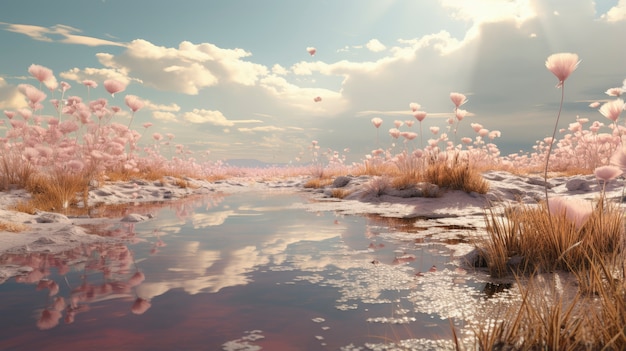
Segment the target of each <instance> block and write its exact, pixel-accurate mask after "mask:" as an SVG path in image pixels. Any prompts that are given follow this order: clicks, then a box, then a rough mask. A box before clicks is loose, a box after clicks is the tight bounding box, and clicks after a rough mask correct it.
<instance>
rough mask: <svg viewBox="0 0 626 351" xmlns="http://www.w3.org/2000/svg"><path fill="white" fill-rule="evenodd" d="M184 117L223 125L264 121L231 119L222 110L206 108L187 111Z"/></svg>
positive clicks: (189, 120)
mask: <svg viewBox="0 0 626 351" xmlns="http://www.w3.org/2000/svg"><path fill="white" fill-rule="evenodd" d="M183 119H184V120H186V121H187V122H190V123H197V124H201V123H208V124H212V125H215V126H221V127H232V126H234V125H235V124H237V123H262V122H263V121H261V120H258V119H246V120H229V119H227V118H226V117H225V116H224V115H223V114H222V112H220V111H215V110H205V109H193V110H192V111H191V112H185V113H184V114H183Z"/></svg>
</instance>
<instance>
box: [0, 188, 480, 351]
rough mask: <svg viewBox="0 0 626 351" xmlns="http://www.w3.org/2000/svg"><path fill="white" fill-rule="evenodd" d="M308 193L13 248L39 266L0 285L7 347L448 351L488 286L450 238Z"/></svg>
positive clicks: (177, 212) (203, 204) (1, 345)
mask: <svg viewBox="0 0 626 351" xmlns="http://www.w3.org/2000/svg"><path fill="white" fill-rule="evenodd" d="M307 201H309V200H308V199H307V198H306V197H305V195H302V194H297V193H290V192H278V191H274V192H243V193H237V194H231V195H225V194H213V195H208V196H203V197H199V198H190V199H186V200H182V201H177V202H173V203H169V204H164V205H161V206H160V207H153V208H151V209H150V211H151V213H152V214H153V215H154V217H155V218H154V219H152V220H150V221H147V222H142V223H137V224H129V223H120V224H119V225H116V226H114V227H106V228H104V227H100V228H90V229H91V230H97V231H98V232H99V233H100V234H101V235H107V236H115V237H118V238H120V239H122V240H121V241H120V242H118V243H115V244H111V243H107V244H103V243H101V244H90V245H83V246H80V247H78V248H76V249H75V250H72V251H68V252H65V253H63V254H59V255H46V254H30V255H26V254H23V255H5V256H3V257H1V258H0V263H3V264H20V265H27V266H30V267H33V271H32V272H30V273H27V274H24V275H22V276H19V277H16V278H13V279H10V280H9V281H7V282H5V283H4V284H1V285H0V294H1V296H2V300H1V301H0V323H1V325H2V328H0V349H2V350H79V349H85V350H261V349H262V350H340V349H344V350H348V349H350V350H351V349H362V350H366V349H381V350H382V349H394V347H393V346H392V345H393V344H404V345H410V346H409V348H412V349H424V350H427V349H432V350H437V349H442V348H451V347H452V344H451V341H450V338H451V335H452V333H451V327H450V323H451V322H452V323H453V324H454V325H455V326H456V327H458V328H461V327H463V325H464V324H465V323H466V321H467V319H468V318H469V317H468V316H469V315H472V314H473V313H474V312H468V310H467V308H469V307H468V304H469V303H474V302H476V301H482V300H484V294H483V293H482V290H483V288H484V287H485V284H484V282H482V281H481V280H480V279H478V278H476V277H473V276H470V275H468V274H467V272H466V271H464V270H463V269H459V268H458V267H456V266H455V265H453V264H452V263H451V251H450V249H449V246H445V245H443V244H444V243H440V242H438V241H436V240H431V239H430V238H429V237H428V236H421V235H420V234H419V230H417V229H415V228H416V226H415V224H414V223H413V222H415V220H409V221H404V222H402V221H398V220H396V221H395V222H394V223H395V224H394V225H391V224H390V222H389V220H385V219H383V218H380V217H374V216H369V217H368V216H342V215H340V214H336V213H333V212H322V213H314V212H308V211H305V210H303V209H301V206H300V208H294V206H293V205H294V204H296V203H302V202H307ZM133 210H136V212H141V211H145V210H143V209H142V208H141V207H136V208H132V207H131V209H130V211H131V212H132V211H133ZM459 240H461V239H459ZM447 244H454V242H452V243H450V242H448V243H447ZM471 318H476V317H471ZM407 340H409V341H407Z"/></svg>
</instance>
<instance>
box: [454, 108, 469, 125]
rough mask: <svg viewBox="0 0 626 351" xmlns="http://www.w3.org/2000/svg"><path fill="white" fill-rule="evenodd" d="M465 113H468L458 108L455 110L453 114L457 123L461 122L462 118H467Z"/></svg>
mask: <svg viewBox="0 0 626 351" xmlns="http://www.w3.org/2000/svg"><path fill="white" fill-rule="evenodd" d="M467 113H468V112H467V111H466V110H462V109H460V108H459V109H457V110H456V113H455V115H456V119H457V120H458V121H459V122H460V121H462V120H463V118H465V116H467Z"/></svg>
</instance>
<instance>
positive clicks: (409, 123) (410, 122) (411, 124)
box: [404, 120, 415, 128]
mask: <svg viewBox="0 0 626 351" xmlns="http://www.w3.org/2000/svg"><path fill="white" fill-rule="evenodd" d="M413 123H415V121H411V120H406V121H404V124H406V125H407V126H408V127H409V128H410V127H413Z"/></svg>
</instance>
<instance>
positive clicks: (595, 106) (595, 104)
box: [589, 101, 600, 108]
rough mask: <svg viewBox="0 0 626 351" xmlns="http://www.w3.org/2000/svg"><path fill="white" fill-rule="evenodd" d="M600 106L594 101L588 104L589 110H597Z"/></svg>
mask: <svg viewBox="0 0 626 351" xmlns="http://www.w3.org/2000/svg"><path fill="white" fill-rule="evenodd" d="M599 106H600V103H599V102H597V101H594V102H592V103H590V104H589V107H591V108H598V107H599Z"/></svg>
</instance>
